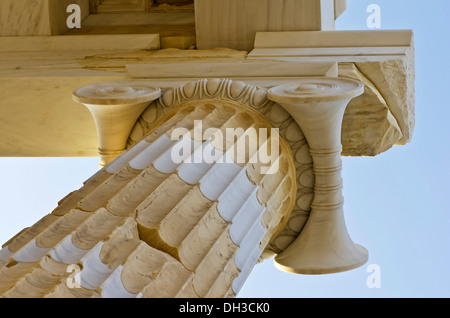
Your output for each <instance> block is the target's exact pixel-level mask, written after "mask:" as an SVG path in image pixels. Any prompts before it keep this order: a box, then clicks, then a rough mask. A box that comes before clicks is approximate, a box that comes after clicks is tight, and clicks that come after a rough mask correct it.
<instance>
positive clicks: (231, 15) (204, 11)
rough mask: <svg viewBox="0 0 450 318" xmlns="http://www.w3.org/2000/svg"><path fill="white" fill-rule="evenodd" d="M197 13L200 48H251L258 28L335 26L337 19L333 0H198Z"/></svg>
mask: <svg viewBox="0 0 450 318" xmlns="http://www.w3.org/2000/svg"><path fill="white" fill-rule="evenodd" d="M341 2H342V1H341ZM195 14H196V27H197V47H198V48H199V49H211V48H215V47H227V48H232V49H236V50H246V51H250V50H252V49H253V45H254V40H255V34H256V32H258V31H293V30H297V31H300V30H305V31H306V30H307V31H313V30H316V31H320V30H334V21H335V11H334V2H333V1H332V0H331V1H330V0H317V1H310V0H225V1H223V0H196V1H195Z"/></svg>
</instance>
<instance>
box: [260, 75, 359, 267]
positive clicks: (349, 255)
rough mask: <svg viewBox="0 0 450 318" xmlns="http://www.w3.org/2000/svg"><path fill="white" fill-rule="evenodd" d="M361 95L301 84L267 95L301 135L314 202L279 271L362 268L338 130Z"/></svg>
mask: <svg viewBox="0 0 450 318" xmlns="http://www.w3.org/2000/svg"><path fill="white" fill-rule="evenodd" d="M363 91H364V86H363V85H362V83H360V82H357V81H354V80H349V79H304V80H301V81H297V82H296V83H293V84H289V85H282V86H277V87H274V88H272V89H271V90H269V93H268V97H269V99H271V100H273V101H275V102H277V103H279V104H280V105H282V106H283V107H284V108H285V109H286V110H287V111H288V112H289V113H290V114H291V115H292V117H293V118H294V119H295V120H296V122H297V123H298V124H299V126H300V127H301V128H302V130H303V133H304V134H305V137H306V140H307V141H308V144H309V146H310V153H311V156H312V159H313V170H314V174H315V181H314V200H313V201H312V203H311V213H310V216H309V218H308V221H307V222H306V225H305V227H304V229H303V230H302V231H301V233H300V235H299V236H298V237H297V239H296V240H295V241H294V242H293V243H292V244H291V245H289V247H287V248H286V249H285V250H284V251H283V252H281V253H280V254H278V255H277V256H276V257H275V264H276V266H277V267H278V268H280V269H282V270H285V271H287V272H291V273H298V274H329V273H336V272H341V271H346V270H350V269H353V268H356V267H359V266H362V265H363V264H364V263H365V262H366V261H367V259H368V252H367V250H366V249H365V248H364V247H362V246H359V245H357V244H355V243H353V241H352V240H351V238H350V236H349V234H348V231H347V229H346V226H345V221H344V215H343V205H344V201H343V196H342V178H341V169H342V160H341V152H342V145H341V129H342V119H343V117H344V111H345V108H346V107H347V105H348V103H349V101H350V100H351V99H352V98H354V97H356V96H358V95H361V94H362V93H363Z"/></svg>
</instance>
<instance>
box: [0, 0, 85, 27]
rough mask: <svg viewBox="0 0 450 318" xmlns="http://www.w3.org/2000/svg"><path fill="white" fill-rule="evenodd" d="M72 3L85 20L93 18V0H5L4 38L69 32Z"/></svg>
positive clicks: (1, 10)
mask: <svg viewBox="0 0 450 318" xmlns="http://www.w3.org/2000/svg"><path fill="white" fill-rule="evenodd" d="M69 4H78V5H79V6H80V7H81V19H84V18H86V17H87V16H88V15H89V0H2V1H1V2H0V36H31V35H57V34H62V33H64V32H65V31H67V24H66V19H67V17H68V16H69V13H67V12H66V10H67V6H68V5H69Z"/></svg>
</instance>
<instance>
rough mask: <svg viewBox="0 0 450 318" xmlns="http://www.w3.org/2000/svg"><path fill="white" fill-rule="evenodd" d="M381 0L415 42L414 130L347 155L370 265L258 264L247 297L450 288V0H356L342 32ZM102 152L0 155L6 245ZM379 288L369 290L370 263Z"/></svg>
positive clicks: (384, 15) (91, 168) (351, 222)
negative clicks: (325, 271)
mask: <svg viewBox="0 0 450 318" xmlns="http://www.w3.org/2000/svg"><path fill="white" fill-rule="evenodd" d="M370 4H378V5H379V6H380V8H381V27H382V29H412V30H413V31H414V33H415V47H416V129H415V132H414V136H413V140H412V142H411V143H409V144H408V145H406V146H401V147H394V148H392V149H390V150H389V151H387V152H386V153H384V154H381V155H379V156H377V157H374V158H369V157H363V158H343V159H344V170H343V179H344V197H345V207H344V209H345V217H346V221H347V227H348V229H349V232H350V234H351V236H352V238H353V240H354V241H355V242H357V243H359V244H361V245H363V246H365V247H366V248H367V249H368V250H369V261H368V263H367V264H366V265H364V266H363V267H361V268H359V269H356V270H353V271H349V272H345V273H339V274H332V275H322V276H305V275H294V274H288V273H284V272H281V271H279V270H277V269H276V268H275V267H274V265H273V262H272V260H267V261H265V262H263V263H262V264H258V265H257V266H256V267H255V269H254V271H253V272H252V274H251V275H250V277H249V279H248V280H247V282H246V284H245V285H244V287H243V288H242V290H241V293H240V294H239V297H269V298H276V297H295V298H297V297H300V298H302V297H449V296H450V286H449V285H450V271H449V270H448V266H449V264H450V256H449V255H450V253H449V250H450V248H449V246H450V234H449V233H450V230H449V228H450V215H449V210H450V208H449V207H448V201H447V196H448V195H449V194H450V193H449V190H450V187H449V185H448V182H449V180H450V160H449V158H450V124H449V121H450V105H449V104H450V103H449V101H448V99H446V98H445V94H446V93H447V92H448V91H449V89H448V85H449V80H448V71H449V70H450V62H449V58H448V52H450V26H449V24H448V23H450V22H448V15H449V13H450V1H448V0H430V1H423V0H422V1H419V0H410V1H407V0H369V1H366V0H348V9H347V11H346V12H345V13H344V14H343V15H342V16H341V17H340V18H339V19H338V21H337V29H339V30H352V29H354V30H366V29H368V27H367V25H366V19H367V17H368V16H369V13H367V12H366V8H367V7H368V6H369V5H370ZM98 164H99V160H98V158H0V203H1V204H0V219H1V220H2V221H1V222H0V244H2V243H4V242H6V241H7V240H8V239H9V238H11V237H12V236H13V235H15V234H16V233H17V232H18V231H20V230H22V229H23V228H24V227H27V226H30V225H32V224H33V223H34V222H36V221H37V220H39V219H40V218H42V217H43V216H44V215H45V214H47V213H50V212H51V211H52V210H53V209H54V208H55V207H56V205H57V202H58V201H59V200H60V199H62V198H63V197H64V196H65V195H67V194H68V193H70V192H71V191H73V190H75V189H78V188H79V187H81V185H82V182H83V181H84V180H86V179H88V178H89V177H90V176H91V175H92V174H94V173H95V172H96V171H97V170H98ZM370 264H376V265H378V266H379V268H380V274H381V276H380V278H381V288H373V289H371V288H368V287H367V284H366V280H367V278H368V276H369V275H370V273H368V272H367V271H366V269H367V266H368V265H370Z"/></svg>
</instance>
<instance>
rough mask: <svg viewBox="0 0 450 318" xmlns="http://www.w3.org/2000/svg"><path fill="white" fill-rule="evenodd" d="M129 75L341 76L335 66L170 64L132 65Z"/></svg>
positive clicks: (305, 64)
mask: <svg viewBox="0 0 450 318" xmlns="http://www.w3.org/2000/svg"><path fill="white" fill-rule="evenodd" d="M127 71H128V74H129V75H130V76H131V77H132V78H137V79H146V78H149V79H155V78H158V79H167V78H172V79H183V78H191V79H194V78H235V79H238V78H247V79H251V78H267V79H270V78H273V80H275V81H276V80H277V79H280V78H289V77H302V76H337V67H336V64H335V63H278V62H262V63H261V62H260V63H258V62H248V63H236V62H234V63H226V62H222V63H170V64H148V65H143V64H130V65H127Z"/></svg>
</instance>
